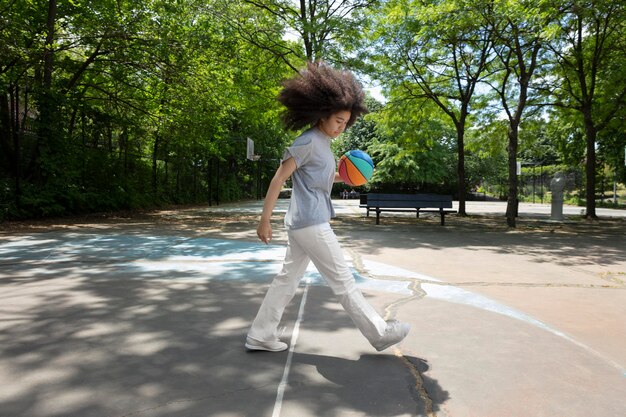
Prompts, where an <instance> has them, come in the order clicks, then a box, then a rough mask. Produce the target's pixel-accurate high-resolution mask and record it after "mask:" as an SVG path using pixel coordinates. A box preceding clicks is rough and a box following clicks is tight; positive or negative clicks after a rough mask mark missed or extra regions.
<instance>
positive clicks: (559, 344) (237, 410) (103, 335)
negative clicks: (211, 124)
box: [0, 200, 626, 417]
mask: <svg viewBox="0 0 626 417" xmlns="http://www.w3.org/2000/svg"><path fill="white" fill-rule="evenodd" d="M335 205H336V209H337V213H338V217H337V219H335V220H334V221H333V228H334V229H335V232H336V234H337V235H338V237H339V238H340V240H341V242H342V245H343V247H344V251H345V255H346V258H347V259H348V260H349V262H350V264H351V266H352V268H353V271H354V273H355V277H356V278H357V282H358V284H359V286H360V287H361V288H362V290H363V292H364V293H365V294H366V296H367V297H368V299H369V300H370V301H371V302H372V304H373V305H374V306H375V307H376V308H377V309H378V310H379V311H380V312H381V314H383V315H384V316H385V317H386V318H397V319H400V320H403V321H406V322H409V323H410V324H411V325H412V330H411V332H410V334H409V336H408V337H407V339H406V340H405V341H404V342H403V343H402V344H400V345H398V346H397V347H394V348H390V349H387V350H385V351H383V352H376V351H375V350H374V349H373V348H372V347H371V346H369V344H368V343H367V342H366V340H365V339H364V338H363V337H362V336H361V335H360V333H359V332H358V331H357V330H356V328H355V327H354V325H353V324H352V322H351V321H350V319H349V317H348V316H347V315H346V314H345V312H343V310H342V309H341V306H340V305H339V304H338V303H337V302H336V300H335V298H334V297H333V295H332V293H331V292H330V290H329V289H328V287H326V286H325V285H324V282H323V280H322V278H321V277H320V276H319V274H318V273H317V272H316V270H315V269H314V268H313V267H312V266H311V267H310V269H309V270H308V271H307V273H306V275H305V279H303V281H302V284H301V288H300V290H299V292H298V293H297V294H296V297H295V298H294V300H293V302H292V303H291V305H290V306H289V307H288V309H287V311H286V312H285V315H284V320H283V324H284V326H285V328H284V334H283V339H284V340H285V341H286V342H288V343H289V344H290V350H289V351H286V352H281V353H266V352H255V353H250V352H246V351H245V349H244V347H243V342H244V339H245V334H246V331H247V328H248V326H249V325H250V323H251V321H252V319H253V318H254V315H255V313H256V310H257V308H258V306H259V304H260V302H261V300H262V298H263V296H264V294H265V290H266V288H267V286H268V285H269V282H270V281H271V279H272V277H273V275H274V274H275V273H276V272H278V270H279V269H280V266H281V261H282V258H283V256H284V252H285V233H284V230H282V227H281V217H282V216H281V212H284V210H285V209H286V201H285V200H279V203H278V206H277V210H276V216H275V219H274V220H273V224H274V230H275V239H274V243H272V244H271V245H269V246H266V245H263V244H260V243H259V242H258V241H256V240H255V227H256V219H257V218H258V215H259V213H260V210H261V202H259V201H253V202H246V203H240V204H230V205H222V206H219V207H215V206H214V207H194V208H188V209H184V210H170V211H166V210H164V211H160V212H150V213H143V214H141V215H119V214H118V215H107V216H100V217H98V216H90V217H85V218H78V219H76V218H75V219H59V220H53V221H46V222H31V223H21V224H10V225H8V224H4V225H1V226H0V227H2V230H0V298H1V302H0V387H2V388H1V389H0V416H1V417H18V416H25V417H42V416H46V417H52V416H54V417H56V416H68V417H70V416H71V417H90V416H94V417H95V416H97V417H101V416H102V417H104V416H107V417H108V416H110V417H114V416H115V417H121V416H150V417H156V416H159V417H161V416H181V417H196V416H204V417H207V416H211V417H234V416H237V417H239V416H246V417H247V416H250V417H257V416H259V417H264V416H272V417H278V416H283V417H313V416H336V417H344V416H372V417H378V416H381V417H382V416H390V417H391V416H394V417H395V416H438V417H444V416H448V417H461V416H476V417H516V416H519V417H539V416H546V417H558V416H563V417H565V416H567V417H578V416H580V417H583V416H584V417H589V416H593V417H622V416H626V256H625V255H626V233H625V232H626V212H624V211H618V210H604V209H599V210H598V215H599V216H600V217H601V220H599V221H586V220H583V219H581V218H580V210H581V209H580V208H577V207H567V206H566V207H565V209H564V213H565V215H566V220H565V221H563V222H556V221H552V220H550V218H549V215H550V207H549V206H548V205H540V204H536V205H532V204H522V205H521V206H520V217H519V220H518V227H517V228H516V229H514V230H511V229H508V228H507V227H506V224H505V221H504V217H503V215H504V211H505V204H504V203H499V202H480V203H479V202H468V210H467V211H468V213H469V214H470V216H468V217H459V216H455V215H450V216H448V217H447V218H446V226H443V227H442V226H440V225H439V219H438V217H435V216H429V215H423V216H421V218H420V219H415V218H414V215H411V214H406V215H404V214H401V213H394V214H391V213H387V214H383V215H382V218H381V224H380V225H379V226H376V225H374V219H373V218H366V217H365V216H364V212H363V210H362V209H359V207H358V202H357V201H356V200H337V201H335Z"/></svg>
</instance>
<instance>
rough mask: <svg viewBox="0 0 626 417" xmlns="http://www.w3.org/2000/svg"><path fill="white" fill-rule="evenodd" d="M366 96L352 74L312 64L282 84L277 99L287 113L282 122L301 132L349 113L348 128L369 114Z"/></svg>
mask: <svg viewBox="0 0 626 417" xmlns="http://www.w3.org/2000/svg"><path fill="white" fill-rule="evenodd" d="M364 99H365V93H364V92H363V89H362V87H361V84H359V82H358V81H357V80H356V78H355V77H354V75H353V74H352V73H351V72H349V71H340V70H337V69H334V68H332V67H330V66H329V65H327V64H325V63H323V62H315V63H313V62H309V63H308V64H307V67H306V68H305V69H303V70H301V71H300V73H299V74H298V75H297V76H296V77H294V78H291V79H289V80H286V81H285V82H284V83H283V89H282V91H281V92H280V95H279V96H278V101H280V102H281V103H282V104H283V105H284V106H285V107H286V110H285V111H284V113H283V121H284V122H285V125H286V126H287V128H289V129H293V130H299V129H301V128H303V127H306V126H310V125H314V124H316V123H317V122H318V121H319V120H320V119H323V118H326V117H328V116H330V115H332V114H334V113H337V112H339V111H342V110H347V111H349V112H350V119H349V120H348V123H347V126H348V127H350V126H352V125H353V124H354V122H356V119H358V118H359V116H361V114H365V113H367V108H366V107H365V103H364Z"/></svg>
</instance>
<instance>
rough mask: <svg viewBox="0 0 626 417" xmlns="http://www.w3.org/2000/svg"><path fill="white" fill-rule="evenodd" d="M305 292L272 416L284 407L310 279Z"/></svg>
mask: <svg viewBox="0 0 626 417" xmlns="http://www.w3.org/2000/svg"><path fill="white" fill-rule="evenodd" d="M305 284H306V285H305V286H304V292H303V293H302V300H301V301H300V310H299V311H298V319H297V320H296V324H295V326H294V327H293V334H292V335H291V346H289V354H288V355H287V362H285V370H284V371H283V378H282V379H281V380H280V384H278V389H277V390H276V402H275V403H274V412H273V413H272V417H280V410H281V409H282V408H283V396H284V395H285V387H286V386H287V381H288V379H289V370H290V368H291V361H292V359H293V352H294V350H295V349H296V341H297V340H298V334H299V333H300V322H301V321H302V316H303V315H304V305H305V304H306V296H307V293H308V292H309V279H308V278H307V279H306V281H305Z"/></svg>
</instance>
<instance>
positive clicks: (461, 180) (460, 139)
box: [456, 117, 467, 216]
mask: <svg viewBox="0 0 626 417" xmlns="http://www.w3.org/2000/svg"><path fill="white" fill-rule="evenodd" d="M456 135H457V147H458V159H459V162H458V165H457V175H458V193H459V216H467V213H466V211H465V118H464V117H462V118H461V121H459V124H458V125H457V129H456Z"/></svg>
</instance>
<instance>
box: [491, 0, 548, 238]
mask: <svg viewBox="0 0 626 417" xmlns="http://www.w3.org/2000/svg"><path fill="white" fill-rule="evenodd" d="M545 8H546V5H542V4H539V5H536V2H518V1H511V0H502V1H497V2H494V8H493V10H490V13H488V14H486V15H485V18H486V20H487V21H489V22H491V25H492V27H493V32H494V35H495V47H494V52H495V54H496V56H497V57H498V62H497V63H494V66H495V68H494V71H493V72H494V74H493V75H492V76H491V77H490V80H487V81H486V82H487V83H488V84H489V85H490V86H491V87H492V89H493V90H494V91H495V92H496V94H497V96H498V98H499V101H500V103H501V106H502V109H503V110H504V114H505V115H506V118H507V120H508V123H509V127H508V132H507V137H508V147H507V149H508V176H509V179H508V199H507V209H506V220H507V224H508V225H509V227H515V218H516V216H517V206H518V200H517V195H518V184H517V154H518V144H519V128H520V124H521V122H522V116H523V113H524V111H525V109H526V107H527V105H528V104H529V98H531V97H530V96H529V95H530V94H531V91H530V89H531V88H532V84H531V82H532V79H533V77H534V76H535V72H536V70H537V68H538V65H539V59H540V51H541V50H542V48H543V44H544V41H545V39H546V35H545V33H546V27H547V26H548V25H549V23H550V20H549V18H546V17H544V16H543V15H542V12H541V11H542V10H545Z"/></svg>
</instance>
